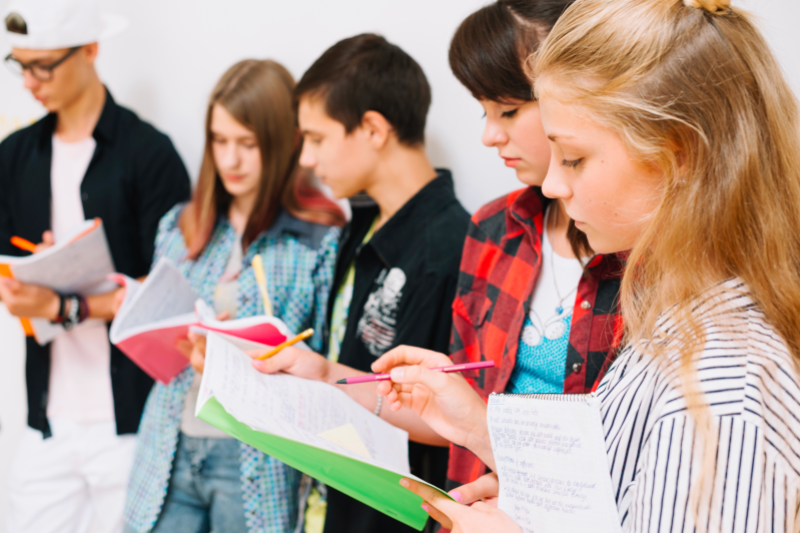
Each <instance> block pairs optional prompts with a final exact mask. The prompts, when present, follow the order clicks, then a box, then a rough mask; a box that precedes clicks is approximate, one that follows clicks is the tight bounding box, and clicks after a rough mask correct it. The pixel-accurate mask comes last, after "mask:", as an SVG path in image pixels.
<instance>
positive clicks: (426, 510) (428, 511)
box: [422, 503, 431, 513]
mask: <svg viewBox="0 0 800 533" xmlns="http://www.w3.org/2000/svg"><path fill="white" fill-rule="evenodd" d="M422 508H423V509H425V512H426V513H430V512H431V510H430V508H429V507H428V506H427V505H426V504H424V503H423V504H422Z"/></svg>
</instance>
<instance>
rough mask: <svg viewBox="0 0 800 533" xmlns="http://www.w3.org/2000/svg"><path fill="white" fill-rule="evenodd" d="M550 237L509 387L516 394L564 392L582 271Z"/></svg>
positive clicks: (544, 240)
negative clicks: (568, 350)
mask: <svg viewBox="0 0 800 533" xmlns="http://www.w3.org/2000/svg"><path fill="white" fill-rule="evenodd" d="M551 205H552V204H551ZM547 214H548V215H549V214H550V209H548V213H547ZM547 218H549V216H546V217H545V220H546V219H547ZM546 227H547V223H546V222H545V228H546ZM547 233H548V232H547V231H544V232H543V233H542V268H541V271H540V273H539V279H538V280H537V282H536V288H535V289H534V291H533V298H532V299H531V306H530V309H529V311H528V315H527V316H526V317H525V322H524V324H523V325H522V331H521V333H520V339H519V348H518V351H517V361H516V363H515V365H514V370H513V372H512V373H511V378H510V379H509V381H508V386H507V387H506V390H507V391H508V392H511V393H514V394H532V393H541V394H544V393H554V394H555V393H562V392H564V375H565V373H566V365H567V346H568V345H569V330H570V324H571V322H572V308H573V307H574V306H575V297H576V296H577V294H578V282H579V281H580V279H581V276H582V275H583V267H582V266H581V263H580V261H578V260H577V259H569V258H566V257H561V256H560V255H558V254H556V253H555V252H554V251H553V246H552V244H551V243H550V239H549V237H548V235H547Z"/></svg>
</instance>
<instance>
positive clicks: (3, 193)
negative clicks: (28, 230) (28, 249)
mask: <svg viewBox="0 0 800 533" xmlns="http://www.w3.org/2000/svg"><path fill="white" fill-rule="evenodd" d="M6 148H7V143H4V144H0V255H19V254H18V253H17V252H16V251H15V250H14V247H13V246H12V245H11V242H10V239H11V237H12V236H13V235H14V223H13V220H12V218H11V206H10V205H9V204H8V203H9V201H10V200H11V198H10V196H11V191H10V190H9V184H8V183H7V182H8V181H9V180H10V179H11V168H10V166H11V162H10V161H8V158H7V157H6V155H5V152H6V150H5V149H6Z"/></svg>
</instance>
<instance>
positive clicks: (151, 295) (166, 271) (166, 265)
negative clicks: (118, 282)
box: [111, 259, 197, 344]
mask: <svg viewBox="0 0 800 533" xmlns="http://www.w3.org/2000/svg"><path fill="white" fill-rule="evenodd" d="M127 285H128V282H127V280H126V286H127ZM131 287H132V288H134V293H133V294H131V295H130V297H129V295H128V294H126V296H125V299H124V301H123V303H122V306H120V309H119V312H118V313H117V316H116V317H115V318H114V322H113V323H112V325H111V342H113V343H115V344H116V343H118V342H120V341H121V340H123V339H125V338H127V337H129V336H131V335H133V334H136V333H140V332H141V331H143V330H147V329H152V328H157V327H159V325H163V324H159V323H160V322H161V321H164V320H168V319H176V320H177V322H178V323H183V322H187V323H193V322H194V321H195V315H194V303H195V300H196V299H197V296H196V295H195V293H194V290H192V286H191V285H190V284H189V281H188V280H187V279H186V278H185V277H183V274H181V273H180V271H179V270H178V269H177V268H176V267H175V266H174V265H173V264H172V263H170V262H169V261H168V260H167V259H161V260H160V261H159V262H158V263H157V264H156V266H155V268H153V270H152V271H151V272H150V274H149V275H148V276H147V279H146V280H145V281H144V283H142V284H141V285H138V284H136V282H133V283H131ZM170 323H171V322H170Z"/></svg>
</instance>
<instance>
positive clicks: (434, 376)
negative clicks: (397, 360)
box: [391, 365, 453, 394]
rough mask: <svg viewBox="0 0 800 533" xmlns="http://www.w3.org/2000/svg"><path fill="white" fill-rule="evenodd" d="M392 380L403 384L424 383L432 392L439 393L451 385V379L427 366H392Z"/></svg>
mask: <svg viewBox="0 0 800 533" xmlns="http://www.w3.org/2000/svg"><path fill="white" fill-rule="evenodd" d="M391 378H392V381H393V382H395V383H401V384H404V385H411V386H412V388H413V385H415V384H421V385H425V386H426V387H428V388H429V389H431V391H433V393H434V394H441V393H443V392H445V391H446V390H447V388H448V387H449V386H452V385H453V380H452V379H451V377H450V376H448V375H447V374H445V373H444V372H439V371H438V370H430V369H428V368H425V367H422V366H418V365H413V366H401V367H398V368H393V369H392V371H391Z"/></svg>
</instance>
